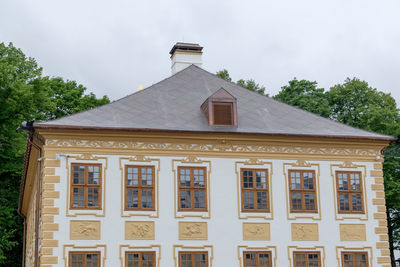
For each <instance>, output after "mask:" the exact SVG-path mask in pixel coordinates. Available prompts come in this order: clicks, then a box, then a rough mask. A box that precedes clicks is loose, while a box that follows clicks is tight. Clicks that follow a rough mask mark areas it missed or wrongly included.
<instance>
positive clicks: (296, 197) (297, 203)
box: [292, 193, 302, 210]
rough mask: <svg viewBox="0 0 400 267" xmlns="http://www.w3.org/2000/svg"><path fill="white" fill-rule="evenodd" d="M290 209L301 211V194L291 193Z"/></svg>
mask: <svg viewBox="0 0 400 267" xmlns="http://www.w3.org/2000/svg"><path fill="white" fill-rule="evenodd" d="M292 209H293V210H301V209H302V208H301V193H292Z"/></svg>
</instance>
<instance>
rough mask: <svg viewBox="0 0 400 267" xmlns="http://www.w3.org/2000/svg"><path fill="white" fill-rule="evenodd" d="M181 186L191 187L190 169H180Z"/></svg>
mask: <svg viewBox="0 0 400 267" xmlns="http://www.w3.org/2000/svg"><path fill="white" fill-rule="evenodd" d="M180 186H181V187H190V169H181V171H180Z"/></svg>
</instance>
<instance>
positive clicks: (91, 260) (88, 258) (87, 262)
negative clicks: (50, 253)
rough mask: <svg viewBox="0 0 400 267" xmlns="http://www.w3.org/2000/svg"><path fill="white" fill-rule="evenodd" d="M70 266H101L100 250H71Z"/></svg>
mask: <svg viewBox="0 0 400 267" xmlns="http://www.w3.org/2000/svg"><path fill="white" fill-rule="evenodd" d="M69 267H100V252H97V251H90V252H81V251H79V252H70V253H69Z"/></svg>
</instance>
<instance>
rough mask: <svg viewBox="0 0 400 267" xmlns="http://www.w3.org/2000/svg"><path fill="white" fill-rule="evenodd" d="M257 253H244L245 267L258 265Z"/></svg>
mask: <svg viewBox="0 0 400 267" xmlns="http://www.w3.org/2000/svg"><path fill="white" fill-rule="evenodd" d="M256 257H257V256H256V254H255V253H246V254H245V255H244V266H245V267H257V258H256Z"/></svg>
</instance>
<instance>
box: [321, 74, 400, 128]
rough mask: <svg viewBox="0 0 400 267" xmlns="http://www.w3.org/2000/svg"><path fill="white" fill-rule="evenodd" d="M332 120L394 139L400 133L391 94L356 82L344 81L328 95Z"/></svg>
mask: <svg viewBox="0 0 400 267" xmlns="http://www.w3.org/2000/svg"><path fill="white" fill-rule="evenodd" d="M327 97H328V101H329V106H330V107H331V118H333V119H335V120H337V121H339V122H342V123H345V124H348V125H351V126H355V127H358V128H362V129H364V130H368V131H373V132H377V133H382V134H387V135H392V136H395V135H397V134H399V132H400V117H399V110H398V108H397V106H396V101H395V100H394V98H393V97H392V96H391V95H390V94H386V93H384V92H380V91H378V90H377V89H375V88H372V87H370V86H369V85H368V83H367V82H365V81H361V80H359V79H357V78H353V79H349V78H347V79H346V80H345V82H344V83H343V84H338V85H335V86H333V87H332V88H331V89H330V91H329V92H328V93H327Z"/></svg>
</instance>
